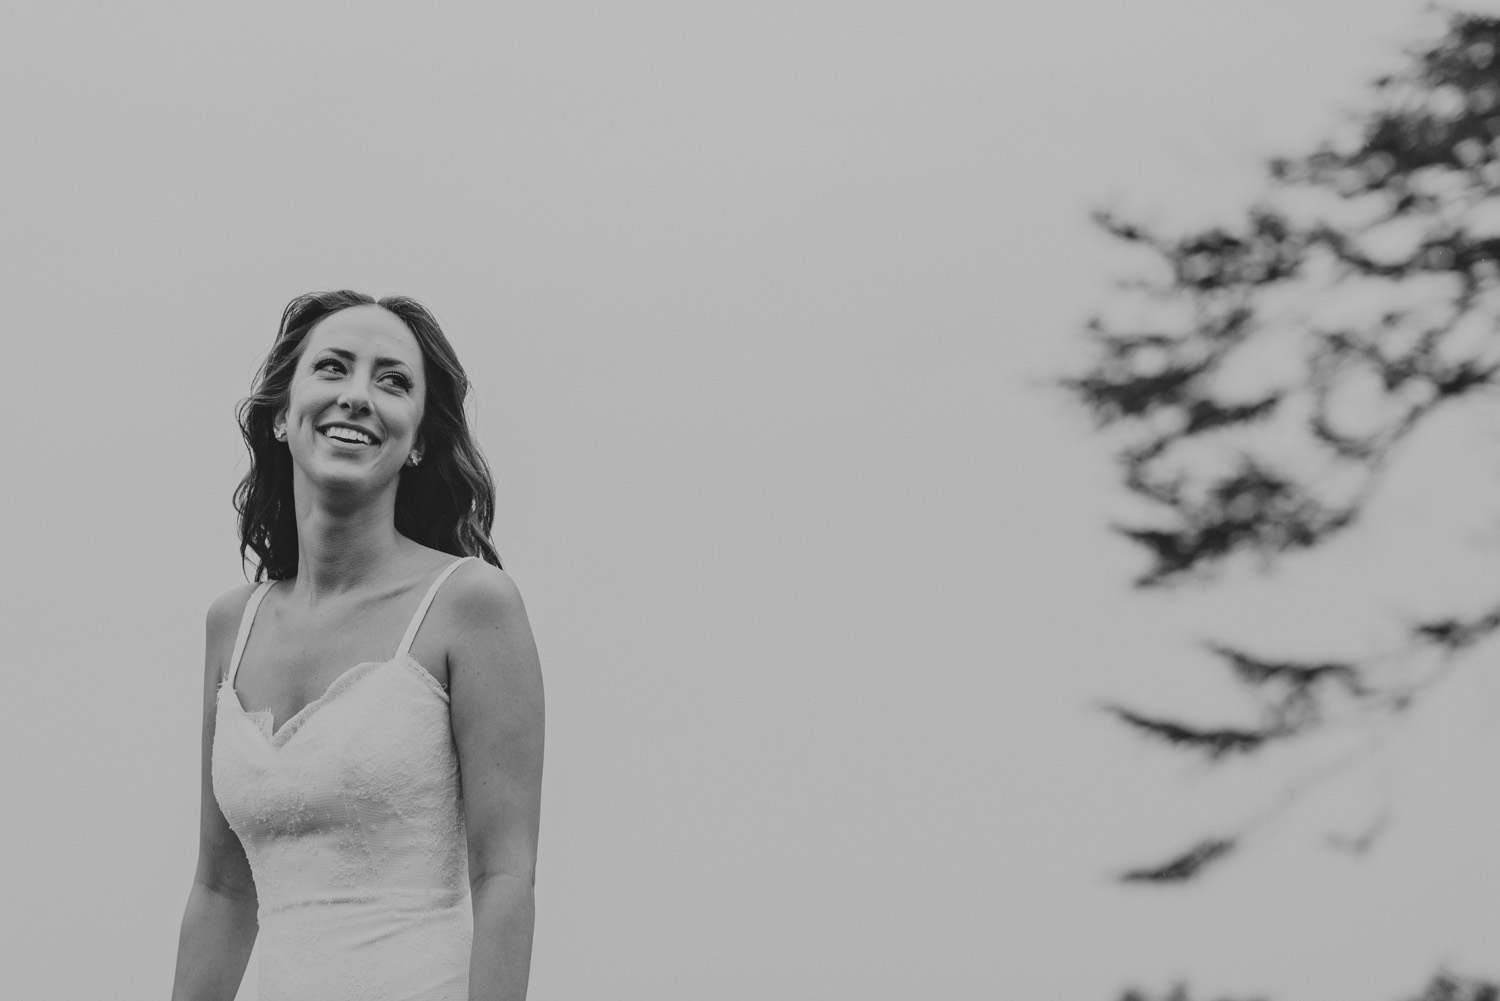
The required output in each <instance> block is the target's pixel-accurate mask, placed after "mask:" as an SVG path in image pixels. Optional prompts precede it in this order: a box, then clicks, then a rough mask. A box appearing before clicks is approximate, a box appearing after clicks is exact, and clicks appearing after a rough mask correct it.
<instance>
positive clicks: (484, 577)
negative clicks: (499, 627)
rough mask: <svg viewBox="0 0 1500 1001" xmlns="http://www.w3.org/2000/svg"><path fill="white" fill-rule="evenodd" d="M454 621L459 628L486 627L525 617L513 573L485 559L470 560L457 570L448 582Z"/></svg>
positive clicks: (524, 608) (524, 610)
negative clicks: (512, 577)
mask: <svg viewBox="0 0 1500 1001" xmlns="http://www.w3.org/2000/svg"><path fill="white" fill-rule="evenodd" d="M448 587H449V588H451V589H452V593H451V594H450V595H449V596H448V600H449V605H450V608H451V609H452V614H453V620H454V624H455V625H457V626H459V627H460V628H467V627H479V628H486V627H491V626H493V625H495V624H496V623H497V622H502V621H506V620H513V619H515V618H516V617H517V616H519V617H520V618H521V619H522V620H523V621H524V620H525V618H526V605H525V604H524V603H523V602H522V601H521V589H520V588H518V587H517V586H516V582H515V581H514V580H512V579H511V576H510V574H508V573H506V572H505V571H504V570H501V569H500V568H499V567H497V566H495V565H493V564H491V563H486V562H484V561H483V560H470V561H469V563H468V565H466V566H463V567H460V568H459V569H458V570H456V571H454V574H453V579H452V580H450V581H449V582H448Z"/></svg>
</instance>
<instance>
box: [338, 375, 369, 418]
mask: <svg viewBox="0 0 1500 1001" xmlns="http://www.w3.org/2000/svg"><path fill="white" fill-rule="evenodd" d="M338 404H339V406H341V407H343V408H344V409H345V410H346V411H348V412H349V413H351V414H367V413H369V412H370V394H369V393H367V392H366V391H365V387H364V384H363V383H362V382H360V381H359V380H358V379H351V380H349V382H348V383H346V384H345V387H344V391H343V392H342V393H340V394H339V399H338Z"/></svg>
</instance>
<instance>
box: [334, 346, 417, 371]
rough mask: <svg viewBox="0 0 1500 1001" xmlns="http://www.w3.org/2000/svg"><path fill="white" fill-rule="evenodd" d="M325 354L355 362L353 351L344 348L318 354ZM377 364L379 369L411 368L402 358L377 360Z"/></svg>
mask: <svg viewBox="0 0 1500 1001" xmlns="http://www.w3.org/2000/svg"><path fill="white" fill-rule="evenodd" d="M324 352H327V353H328V354H332V355H338V356H339V357H340V358H342V359H344V360H345V361H353V360H354V352H353V351H345V350H344V349H343V348H324V349H323V350H322V351H320V352H318V353H319V354H322V353H324ZM375 364H376V366H377V367H378V366H382V365H386V366H390V365H400V366H401V367H402V368H405V369H409V368H411V366H410V365H408V364H407V363H406V362H404V361H402V360H401V359H400V358H376V359H375Z"/></svg>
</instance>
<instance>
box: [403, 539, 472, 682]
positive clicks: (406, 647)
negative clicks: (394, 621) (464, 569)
mask: <svg viewBox="0 0 1500 1001" xmlns="http://www.w3.org/2000/svg"><path fill="white" fill-rule="evenodd" d="M476 558H477V557H474V556H461V557H459V558H458V559H456V560H454V561H453V562H452V563H449V564H448V565H447V566H446V567H444V568H443V572H442V573H440V574H438V578H437V580H435V581H433V582H432V586H431V587H429V588H428V589H427V594H426V595H424V596H423V597H422V603H421V604H420V605H418V606H417V614H415V615H413V616H412V617H411V625H409V626H407V627H406V635H405V636H403V637H401V648H400V649H399V650H397V651H396V659H397V660H400V659H401V658H402V657H405V656H407V655H408V654H409V653H410V652H411V641H412V640H414V639H416V638H417V629H418V628H419V627H420V626H421V625H422V620H423V619H424V618H426V617H427V608H428V606H430V605H431V604H432V599H433V598H435V597H437V592H438V588H440V587H442V586H443V581H445V580H447V579H448V575H449V574H451V573H452V572H453V571H455V570H457V569H458V568H459V566H460V565H462V564H464V563H467V562H468V561H469V560H472V559H476Z"/></svg>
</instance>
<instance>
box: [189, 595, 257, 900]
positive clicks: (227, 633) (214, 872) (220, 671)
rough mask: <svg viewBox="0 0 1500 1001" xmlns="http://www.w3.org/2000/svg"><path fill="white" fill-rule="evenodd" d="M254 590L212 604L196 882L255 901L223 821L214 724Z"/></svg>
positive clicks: (241, 852) (240, 850) (235, 841)
mask: <svg viewBox="0 0 1500 1001" xmlns="http://www.w3.org/2000/svg"><path fill="white" fill-rule="evenodd" d="M254 590H255V585H253V584H246V585H242V586H240V587H236V588H233V589H232V590H229V591H226V592H225V593H224V594H222V595H220V596H219V598H218V599H217V600H215V601H214V603H213V604H212V605H211V606H209V609H208V620H207V622H206V624H205V628H204V632H205V633H206V642H205V650H204V656H203V739H202V748H201V753H202V766H201V771H200V776H199V777H200V782H201V788H200V801H199V818H198V871H197V873H196V875H195V876H194V880H195V881H196V882H198V883H201V884H203V885H204V886H207V887H209V888H211V889H213V890H216V891H218V892H219V893H223V894H225V895H228V896H239V897H248V898H250V899H252V900H253V899H255V883H254V882H253V881H252V880H251V877H250V862H249V860H248V859H247V858H246V857H245V848H244V846H243V845H242V844H240V839H239V836H238V835H236V834H235V833H234V830H233V829H232V828H231V827H230V826H229V822H228V821H227V820H225V819H224V813H223V811H222V810H220V809H219V800H218V797H216V796H215V795H214V786H213V749H214V722H215V718H216V715H217V711H218V692H219V683H220V681H222V680H223V678H224V675H225V672H226V671H228V669H229V657H230V654H231V653H232V651H233V648H234V641H235V637H236V636H237V635H238V633H239V625H240V618H241V616H242V615H243V614H244V611H245V602H246V601H247V600H249V597H250V594H251V592H252V591H254Z"/></svg>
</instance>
